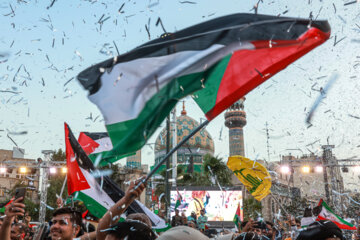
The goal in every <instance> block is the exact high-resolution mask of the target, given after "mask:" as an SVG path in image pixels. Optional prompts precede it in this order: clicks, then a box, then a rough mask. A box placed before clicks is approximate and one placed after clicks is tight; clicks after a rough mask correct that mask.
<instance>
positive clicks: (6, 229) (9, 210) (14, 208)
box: [0, 197, 25, 240]
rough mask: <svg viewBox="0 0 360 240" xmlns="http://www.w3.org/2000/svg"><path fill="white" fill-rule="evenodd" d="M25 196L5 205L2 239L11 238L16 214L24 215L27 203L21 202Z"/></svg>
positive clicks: (0, 237)
mask: <svg viewBox="0 0 360 240" xmlns="http://www.w3.org/2000/svg"><path fill="white" fill-rule="evenodd" d="M22 200H23V198H22V197H21V198H18V199H16V200H15V201H14V202H12V203H10V204H9V205H7V206H6V207H5V217H4V221H3V224H2V225H1V228H0V239H1V240H10V231H11V224H12V223H13V222H14V219H15V216H23V215H24V213H25V209H24V208H25V204H23V203H21V202H22Z"/></svg>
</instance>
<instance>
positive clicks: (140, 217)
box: [126, 213, 152, 228]
mask: <svg viewBox="0 0 360 240" xmlns="http://www.w3.org/2000/svg"><path fill="white" fill-rule="evenodd" d="M126 220H138V221H140V222H143V223H145V224H146V225H147V226H148V227H149V228H151V227H152V224H151V220H150V218H149V217H148V216H147V215H146V214H144V213H132V214H129V215H128V216H127V217H126Z"/></svg>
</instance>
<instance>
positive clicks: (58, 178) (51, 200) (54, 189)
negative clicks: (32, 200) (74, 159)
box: [46, 149, 67, 221]
mask: <svg viewBox="0 0 360 240" xmlns="http://www.w3.org/2000/svg"><path fill="white" fill-rule="evenodd" d="M51 159H52V161H57V162H60V161H66V155H65V152H64V151H63V150H62V149H58V150H57V151H54V153H53V154H52V157H51ZM58 170H60V169H58ZM64 181H65V174H63V173H61V172H60V171H57V173H56V174H55V175H49V181H48V186H49V187H48V192H47V202H46V204H47V205H48V207H47V208H46V220H47V221H48V220H50V219H51V217H52V214H53V212H54V210H52V209H51V208H54V209H56V208H57V204H56V200H57V198H58V196H59V195H60V193H61V188H62V186H63V183H64ZM66 196H67V183H65V189H64V192H63V195H62V198H63V199H66Z"/></svg>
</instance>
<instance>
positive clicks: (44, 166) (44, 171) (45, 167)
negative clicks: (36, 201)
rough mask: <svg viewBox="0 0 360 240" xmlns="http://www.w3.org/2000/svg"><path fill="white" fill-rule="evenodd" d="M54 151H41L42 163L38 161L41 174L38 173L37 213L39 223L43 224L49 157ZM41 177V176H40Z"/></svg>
mask: <svg viewBox="0 0 360 240" xmlns="http://www.w3.org/2000/svg"><path fill="white" fill-rule="evenodd" d="M53 152H54V151H52V150H43V151H41V153H42V154H44V156H45V157H44V161H40V169H42V174H41V173H40V178H41V180H42V181H40V183H41V187H40V189H41V192H40V211H39V222H41V223H43V222H45V216H46V201H47V185H48V177H49V172H48V162H49V160H50V155H51V154H52V153H53ZM41 175H42V176H41Z"/></svg>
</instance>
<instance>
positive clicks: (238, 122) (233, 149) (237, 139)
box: [225, 97, 246, 198]
mask: <svg viewBox="0 0 360 240" xmlns="http://www.w3.org/2000/svg"><path fill="white" fill-rule="evenodd" d="M244 101H245V98H244V97H243V98H241V99H240V100H238V101H237V102H235V103H234V104H233V105H231V107H229V108H228V109H227V110H226V113H225V126H226V127H228V128H229V156H234V155H240V156H245V150H244V133H243V127H244V126H245V125H246V113H245V111H244ZM231 182H232V184H233V185H234V186H241V185H242V184H241V182H240V181H239V179H238V178H237V177H236V176H235V175H234V174H233V175H232V177H231ZM245 192H246V191H245V190H244V189H243V195H242V196H243V198H244V197H245Z"/></svg>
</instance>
